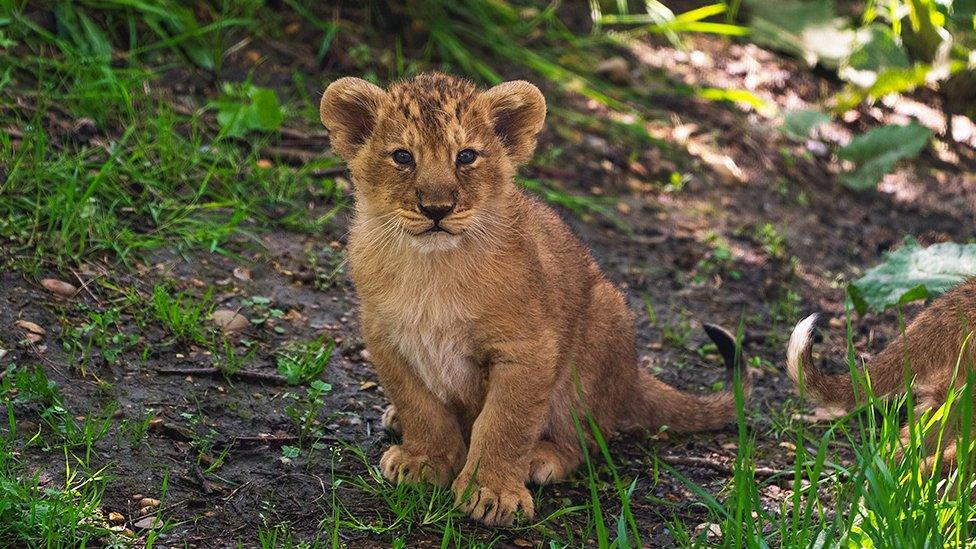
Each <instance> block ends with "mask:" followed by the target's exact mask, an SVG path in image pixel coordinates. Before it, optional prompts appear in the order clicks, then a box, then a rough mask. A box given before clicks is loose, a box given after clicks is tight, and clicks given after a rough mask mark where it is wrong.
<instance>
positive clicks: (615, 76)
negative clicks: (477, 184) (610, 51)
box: [596, 55, 630, 84]
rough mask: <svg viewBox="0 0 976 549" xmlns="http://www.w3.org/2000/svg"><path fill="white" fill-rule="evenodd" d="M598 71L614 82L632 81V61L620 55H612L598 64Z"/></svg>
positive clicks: (625, 82)
mask: <svg viewBox="0 0 976 549" xmlns="http://www.w3.org/2000/svg"><path fill="white" fill-rule="evenodd" d="M596 73H597V74H599V75H600V76H603V77H606V79H607V80H609V81H611V82H613V83H614V84H627V83H628V82H629V81H630V63H628V62H627V60H626V59H624V58H623V57H620V56H619V55H617V56H614V57H610V58H608V59H604V60H603V61H600V63H598V64H597V66H596Z"/></svg>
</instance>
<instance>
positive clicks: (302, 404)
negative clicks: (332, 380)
mask: <svg viewBox="0 0 976 549" xmlns="http://www.w3.org/2000/svg"><path fill="white" fill-rule="evenodd" d="M330 392H332V385H330V384H328V383H326V382H324V381H322V380H321V379H316V380H313V381H312V382H311V383H309V385H308V388H307V389H306V391H305V396H304V397H302V396H300V395H297V394H295V393H292V392H288V393H286V394H285V397H286V398H290V399H292V401H293V402H292V403H291V404H289V405H288V406H286V407H285V414H287V415H288V417H289V418H290V419H291V420H292V422H294V424H295V427H297V428H298V432H299V435H300V436H301V438H302V439H306V438H309V437H311V438H312V439H316V438H319V437H320V436H321V435H322V433H321V425H320V423H319V420H318V416H319V411H321V410H322V408H323V406H325V395H327V394H329V393H330ZM314 444H315V443H313V446H314Z"/></svg>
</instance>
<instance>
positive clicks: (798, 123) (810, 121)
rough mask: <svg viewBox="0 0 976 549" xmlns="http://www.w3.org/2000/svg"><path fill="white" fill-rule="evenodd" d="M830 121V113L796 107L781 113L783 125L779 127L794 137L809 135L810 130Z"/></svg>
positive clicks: (800, 137)
mask: <svg viewBox="0 0 976 549" xmlns="http://www.w3.org/2000/svg"><path fill="white" fill-rule="evenodd" d="M829 121H830V115H828V114H826V113H823V112H820V111H816V110H812V109H797V110H789V111H786V112H785V113H783V125H782V126H780V129H782V130H783V132H784V133H786V134H787V135H789V136H791V137H793V138H796V139H806V138H807V137H810V132H812V131H813V130H815V129H816V128H817V127H819V126H821V125H823V124H825V123H827V122H829Z"/></svg>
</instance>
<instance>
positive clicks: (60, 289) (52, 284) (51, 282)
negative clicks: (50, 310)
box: [41, 278, 78, 297]
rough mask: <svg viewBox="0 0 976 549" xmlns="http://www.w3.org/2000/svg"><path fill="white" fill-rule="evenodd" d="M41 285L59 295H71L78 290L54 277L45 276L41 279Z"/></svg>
mask: <svg viewBox="0 0 976 549" xmlns="http://www.w3.org/2000/svg"><path fill="white" fill-rule="evenodd" d="M41 286H43V287H44V289H45V290H47V291H49V292H51V293H52V294H57V295H59V296H61V297H72V296H74V295H75V293H76V292H77V291H78V288H75V287H74V286H72V285H71V284H68V283H67V282H64V281H63V280H57V279H55V278H45V279H43V280H41Z"/></svg>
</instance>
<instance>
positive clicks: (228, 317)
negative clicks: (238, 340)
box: [210, 309, 251, 334]
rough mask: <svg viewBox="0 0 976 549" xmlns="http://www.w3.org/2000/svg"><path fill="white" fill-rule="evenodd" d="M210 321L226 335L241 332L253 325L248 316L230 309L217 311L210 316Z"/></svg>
mask: <svg viewBox="0 0 976 549" xmlns="http://www.w3.org/2000/svg"><path fill="white" fill-rule="evenodd" d="M210 320H211V322H213V323H214V324H215V325H216V326H217V327H218V328H220V329H221V330H222V331H223V332H224V333H225V334H230V333H234V332H239V331H241V330H243V329H244V328H247V327H248V326H250V325H251V321H249V320H248V319H247V317H246V316H244V315H242V314H240V313H238V312H237V311H232V310H230V309H217V310H216V311H214V312H213V313H212V314H211V315H210Z"/></svg>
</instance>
